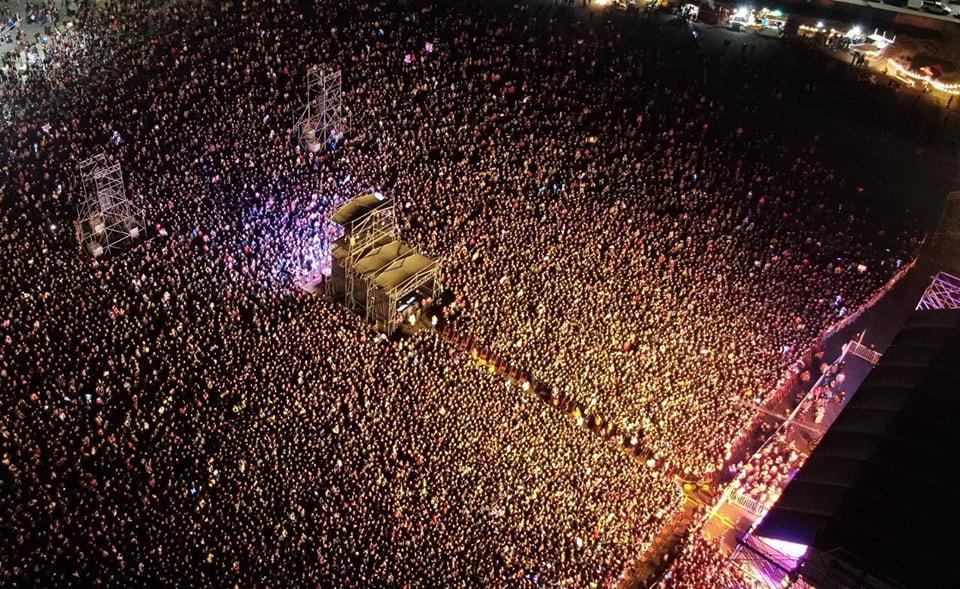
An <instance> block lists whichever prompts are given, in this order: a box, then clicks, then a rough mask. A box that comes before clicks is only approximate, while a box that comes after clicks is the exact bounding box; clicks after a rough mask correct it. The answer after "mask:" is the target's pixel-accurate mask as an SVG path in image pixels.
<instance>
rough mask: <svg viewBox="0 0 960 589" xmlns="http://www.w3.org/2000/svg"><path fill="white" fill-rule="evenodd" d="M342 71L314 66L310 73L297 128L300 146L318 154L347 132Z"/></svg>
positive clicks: (308, 71)
mask: <svg viewBox="0 0 960 589" xmlns="http://www.w3.org/2000/svg"><path fill="white" fill-rule="evenodd" d="M343 111H344V108H343V96H342V94H341V83H340V70H335V69H333V68H328V67H323V66H313V67H311V68H310V69H309V70H307V101H306V104H305V105H304V106H303V109H302V110H301V111H300V112H299V114H298V115H297V120H296V121H295V122H294V128H295V129H296V132H297V137H298V138H299V143H300V146H301V147H303V148H304V149H305V150H307V151H309V152H311V153H316V152H318V151H320V150H321V149H323V148H324V147H325V146H327V145H329V144H330V143H331V142H332V141H337V140H338V139H340V138H341V137H342V136H343V134H344V133H346V132H347V126H348V123H347V117H346V116H345V115H344V112H343Z"/></svg>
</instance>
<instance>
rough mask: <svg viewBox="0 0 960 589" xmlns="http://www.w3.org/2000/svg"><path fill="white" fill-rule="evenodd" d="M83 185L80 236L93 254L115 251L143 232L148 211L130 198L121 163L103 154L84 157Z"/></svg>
mask: <svg viewBox="0 0 960 589" xmlns="http://www.w3.org/2000/svg"><path fill="white" fill-rule="evenodd" d="M80 185H81V188H82V191H83V193H82V197H81V199H80V203H79V205H78V206H77V222H76V229H77V237H78V239H79V240H80V243H81V244H82V245H83V246H84V248H85V249H86V250H87V252H89V253H90V254H91V255H92V256H93V257H95V258H98V257H100V256H102V255H103V254H105V253H112V252H113V251H114V250H116V249H118V248H120V247H123V246H125V245H127V244H126V242H127V241H128V240H129V241H133V240H136V239H137V238H139V237H140V236H141V235H143V232H144V227H145V224H146V221H145V218H144V213H143V210H142V209H141V208H140V207H139V206H137V205H136V204H134V202H133V201H131V200H130V199H129V198H128V197H127V192H126V190H125V189H124V186H123V173H122V172H121V170H120V163H119V162H112V161H110V160H109V159H108V158H107V156H106V154H103V153H100V154H97V155H95V156H93V157H91V158H88V159H86V160H83V161H82V162H80Z"/></svg>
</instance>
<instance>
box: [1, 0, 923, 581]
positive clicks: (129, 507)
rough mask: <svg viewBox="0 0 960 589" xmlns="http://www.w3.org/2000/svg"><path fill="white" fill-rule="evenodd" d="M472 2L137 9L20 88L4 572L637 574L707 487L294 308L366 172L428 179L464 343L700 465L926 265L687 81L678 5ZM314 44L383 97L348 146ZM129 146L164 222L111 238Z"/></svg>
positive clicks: (24, 575) (8, 201)
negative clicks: (663, 23)
mask: <svg viewBox="0 0 960 589" xmlns="http://www.w3.org/2000/svg"><path fill="white" fill-rule="evenodd" d="M474 4H476V3H471V4H469V5H468V6H460V5H456V6H448V5H446V3H443V2H441V3H435V2H426V1H423V2H421V1H410V2H395V3H382V4H360V5H352V4H351V5H349V6H344V5H341V3H334V2H321V3H318V6H317V7H316V8H314V14H313V15H312V16H311V15H309V12H308V13H307V14H304V13H303V12H300V11H298V10H296V9H295V8H294V7H291V6H289V5H285V4H284V3H272V2H258V1H250V0H248V1H247V2H245V3H244V4H242V5H241V4H239V3H237V4H235V5H228V4H220V5H216V6H203V5H201V4H195V3H192V2H185V1H184V2H173V3H158V2H128V3H120V4H119V5H117V6H113V7H111V9H110V10H109V11H107V12H97V11H92V10H82V11H81V12H80V13H79V14H78V16H77V20H76V23H75V26H74V27H72V31H75V32H72V33H69V34H65V35H63V36H57V37H56V38H54V39H52V40H51V48H50V50H49V51H48V53H50V54H53V55H56V56H57V59H56V67H51V68H46V69H35V70H29V71H28V72H27V74H26V75H25V76H23V77H22V78H18V79H16V80H0V100H2V101H3V102H4V103H5V104H10V105H14V106H13V108H11V109H10V111H9V116H10V117H12V118H13V123H12V124H11V125H8V126H7V127H5V128H4V129H2V130H0V195H2V201H0V215H2V224H3V228H4V231H3V236H2V242H0V276H2V277H3V280H0V297H2V300H3V307H2V316H0V389H2V390H4V391H5V392H4V393H3V395H2V396H0V411H2V414H3V416H4V419H3V420H2V421H0V435H2V437H3V439H4V450H3V464H2V468H0V473H2V474H0V529H2V534H3V538H4V540H2V541H0V562H3V563H4V567H3V573H2V574H3V575H5V576H6V577H7V578H8V579H18V580H27V581H30V580H36V579H41V580H42V581H46V582H47V583H48V584H62V583H75V584H90V583H98V584H107V585H126V584H129V583H131V582H133V581H134V580H139V581H141V582H142V581H143V580H145V579H153V580H158V581H159V582H161V583H165V584H178V582H183V580H185V579H189V580H191V582H196V583H198V584H204V585H212V586H213V585H215V586H223V585H232V584H235V585H237V586H247V585H251V584H264V583H266V584H271V580H273V581H272V582H275V583H276V584H278V585H289V584H294V585H296V584H314V585H316V584H319V585H332V586H341V587H346V586H425V587H426V586H475V585H478V584H482V585H488V586H504V587H516V586H520V585H530V586H535V585H541V584H543V585H551V586H571V587H582V586H589V585H590V584H591V583H594V584H596V586H604V585H612V584H615V583H616V582H617V581H618V580H619V579H620V578H621V575H622V574H623V573H624V571H628V570H630V568H631V566H632V564H634V563H633V562H632V560H633V558H634V557H635V556H636V555H637V554H640V553H642V552H643V550H644V548H645V546H646V545H648V544H649V543H650V542H652V541H653V538H654V537H655V535H656V534H657V533H658V532H659V528H660V524H661V522H662V521H663V520H664V518H666V517H668V516H669V515H670V514H672V513H673V512H675V511H676V509H677V508H678V501H679V498H678V496H677V491H676V487H674V486H673V485H672V483H668V482H667V481H665V480H664V479H663V478H662V477H660V476H658V472H657V471H655V470H650V469H646V468H644V466H643V464H640V463H635V462H633V461H632V460H630V459H628V458H627V457H626V456H624V455H623V454H622V453H621V452H620V450H619V449H618V448H616V447H615V446H613V445H611V444H607V443H604V442H601V441H600V439H599V438H597V437H595V436H593V435H592V434H590V433H589V432H587V431H586V430H584V429H582V428H579V427H577V426H576V425H575V423H574V422H572V421H571V420H569V419H568V418H567V417H566V416H564V415H563V414H562V413H559V412H556V411H554V410H553V409H552V408H550V407H548V406H546V405H543V404H539V402H538V401H536V400H535V399H534V398H533V397H530V396H529V395H528V393H526V392H524V391H521V390H518V389H517V388H516V387H513V388H506V386H505V385H504V383H503V382H502V381H499V380H497V379H496V378H494V377H491V376H488V375H486V374H484V373H483V372H482V371H480V370H477V369H475V368H474V367H471V366H470V365H469V364H468V363H467V362H468V360H467V359H466V357H463V356H461V354H460V352H458V351H456V350H453V349H451V348H448V347H446V346H444V345H443V344H441V343H439V341H438V340H437V338H436V337H435V336H432V335H431V336H427V335H422V336H418V337H416V338H413V339H411V340H409V341H406V342H402V343H391V342H387V341H384V340H383V339H382V338H378V337H376V336H373V335H371V334H370V333H369V332H368V331H367V330H366V329H365V328H364V326H362V325H361V324H360V321H359V319H357V318H355V317H353V316H352V315H350V314H349V313H348V312H346V311H343V310H340V309H338V308H336V307H333V306H331V305H330V304H328V303H327V302H325V301H320V300H304V299H303V298H302V296H301V295H298V294H296V293H297V291H296V288H295V285H296V283H297V281H298V280H299V279H301V278H302V277H304V276H307V275H310V274H312V273H314V272H315V271H316V270H317V268H318V267H320V266H322V265H323V264H324V261H323V257H324V256H323V254H324V251H325V249H326V248H327V247H328V246H329V243H330V242H331V241H332V239H333V238H334V237H335V234H334V233H333V231H332V230H331V229H330V228H329V226H328V224H327V223H326V219H327V217H328V215H329V214H330V212H331V211H332V210H333V208H334V207H335V206H337V205H338V204H340V203H342V202H344V200H345V199H347V198H349V197H351V196H353V195H355V194H358V193H361V192H364V191H367V190H383V191H384V192H386V193H388V194H390V195H392V196H393V197H394V198H395V199H396V202H397V203H398V204H399V212H400V215H399V216H400V218H401V220H402V224H401V228H400V229H401V233H402V234H403V235H404V237H405V238H406V239H408V240H410V241H411V243H413V244H414V245H416V246H417V247H418V248H420V249H422V250H423V251H424V252H425V253H428V254H430V255H433V256H435V257H437V258H438V259H440V260H441V262H442V264H443V282H444V285H445V286H446V287H447V288H448V289H450V291H451V292H452V293H453V294H454V296H455V299H456V301H455V307H456V309H457V311H456V313H455V314H454V317H453V318H452V325H453V328H454V329H455V330H457V332H458V333H462V334H464V335H466V336H470V337H472V338H475V340H476V341H477V342H479V343H480V344H482V345H483V346H484V347H486V348H489V349H491V350H493V351H494V352H496V353H497V354H498V355H501V356H503V357H505V358H508V359H509V361H510V363H511V364H512V365H516V366H522V367H524V368H525V369H527V370H529V371H531V373H533V374H534V375H535V376H536V378H538V379H539V380H541V381H544V382H548V383H550V384H551V385H552V386H553V387H556V388H558V389H559V390H562V391H564V392H565V393H566V394H567V395H568V396H571V397H574V398H577V399H579V400H580V401H581V404H582V406H583V407H584V409H585V411H587V412H588V413H596V414H598V415H602V416H604V418H605V419H607V420H611V421H613V422H615V423H616V424H617V426H618V427H619V428H620V429H621V430H622V431H623V432H624V433H626V434H629V435H636V436H637V437H638V438H639V439H640V440H641V442H642V444H643V445H644V446H645V447H647V448H649V449H650V450H652V451H654V452H655V453H657V455H658V456H660V457H661V458H663V459H664V460H665V461H667V462H668V463H670V464H671V465H675V466H678V467H679V468H681V469H685V470H687V471H689V472H691V473H706V472H711V471H713V470H716V469H718V468H719V467H720V466H721V465H722V462H723V459H724V448H725V445H727V444H728V443H729V441H730V440H731V439H732V438H734V437H735V436H736V435H737V434H738V433H739V432H740V430H742V429H743V428H744V427H745V425H746V424H747V423H748V421H749V419H750V414H749V412H747V411H744V410H743V407H742V402H743V401H744V400H747V399H753V398H755V397H757V396H758V395H762V394H763V392H764V391H765V390H766V389H768V388H769V387H770V386H771V385H772V384H773V383H774V382H776V380H777V379H778V377H779V375H780V373H781V372H782V370H783V369H784V368H785V367H786V366H788V365H790V364H791V363H792V362H793V361H795V359H796V357H797V356H798V355H799V354H801V353H802V352H803V351H804V350H805V349H806V347H808V346H809V345H810V344H811V343H812V341H813V340H814V339H815V338H816V336H817V334H818V333H820V331H821V330H822V329H824V328H825V327H826V326H828V325H829V324H830V323H832V322H833V321H835V320H836V319H837V318H838V317H839V316H840V315H841V309H843V308H844V307H845V308H847V309H854V308H856V307H857V306H858V305H859V304H860V303H862V302H863V301H864V300H866V299H867V298H868V297H869V296H870V295H871V294H872V292H873V291H875V290H876V289H877V288H878V287H879V286H880V285H882V284H883V282H884V281H885V280H886V279H887V278H888V277H889V276H890V275H891V274H892V272H893V271H894V270H895V266H896V264H897V262H896V260H897V258H903V257H904V256H906V255H908V254H907V247H908V241H907V238H905V237H904V236H901V235H899V234H898V235H893V234H888V235H884V234H882V233H880V234H878V233H876V232H874V231H871V229H870V227H871V226H872V225H871V222H872V221H871V218H870V217H869V216H868V215H867V214H866V212H865V210H866V209H865V204H864V203H863V202H862V200H861V199H859V195H858V194H857V193H856V192H855V191H853V190H851V189H849V188H848V187H846V186H844V184H843V182H842V181H841V180H840V179H839V178H837V177H835V176H834V174H833V173H832V172H831V171H830V170H829V169H827V168H825V167H824V166H823V165H822V164H819V163H818V162H816V161H814V160H812V159H809V158H808V157H805V156H804V155H800V154H797V153H791V152H789V151H788V150H786V149H784V148H781V147H778V146H777V145H776V144H775V143H773V142H772V141H771V140H770V139H769V138H767V137H766V136H765V135H763V134H761V133H755V132H754V130H752V129H749V128H744V127H743V124H745V123H744V122H743V121H741V120H740V119H739V118H738V116H737V115H736V113H731V112H728V111H726V110H725V107H724V105H723V104H721V103H720V102H719V101H717V100H714V99H711V98H710V97H709V96H708V95H707V93H706V91H705V90H704V89H703V88H701V87H699V86H698V85H697V84H688V85H684V84H681V83H680V81H682V80H683V79H684V78H683V72H677V71H676V68H675V67H674V62H676V61H677V60H678V59H680V58H682V57H684V56H685V55H686V53H688V52H690V51H691V50H690V48H689V47H687V46H686V45H684V44H682V43H679V42H678V43H673V42H672V41H671V40H670V38H669V37H668V36H667V34H666V33H665V32H663V31H661V30H660V28H659V26H658V25H657V23H656V22H655V21H653V20H644V21H643V22H642V23H640V24H638V23H630V26H640V27H643V33H644V39H641V40H637V39H635V38H630V39H627V38H626V37H630V34H629V33H625V32H624V30H625V29H624V27H623V24H622V23H620V22H619V21H616V20H613V21H607V20H595V21H583V20H581V19H580V18H579V17H578V16H575V15H573V14H571V13H570V12H568V11H567V10H566V9H558V8H557V7H555V6H546V5H544V6H540V5H536V4H534V5H533V6H531V5H528V4H526V3H518V4H515V5H511V4H506V3H499V2H493V3H478V4H479V5H474ZM146 14H150V15H151V17H150V19H149V23H148V22H146V21H147V20H148V19H147V17H146V16H145V15H146ZM314 19H315V20H316V23H319V25H318V24H315V23H314V22H313V20H314ZM694 59H696V56H695V55H694ZM314 63H320V64H338V65H339V66H340V67H342V70H343V77H344V86H345V89H346V102H347V104H348V105H351V111H352V112H351V126H352V132H351V133H349V134H348V139H347V141H346V142H345V143H344V144H343V145H340V146H337V148H336V149H335V150H333V151H330V152H324V153H321V154H318V155H316V156H313V155H309V154H306V153H303V152H301V151H298V150H297V149H296V147H295V145H294V142H293V141H292V132H291V128H290V126H291V120H292V115H293V112H292V110H293V106H294V105H295V104H296V103H297V102H298V101H299V100H301V99H302V92H303V87H304V76H305V70H306V67H307V66H309V65H311V64H314ZM698 67H700V68H701V69H702V64H700V65H699V66H698ZM99 151H105V152H107V153H108V154H109V156H110V157H112V158H115V159H117V160H118V161H121V162H122V165H123V169H124V175H125V179H126V187H127V193H128V195H129V196H130V197H131V199H133V200H134V201H136V202H138V203H141V204H142V205H143V206H144V207H145V209H146V217H147V219H148V235H149V237H150V239H149V240H147V241H146V242H145V243H142V244H141V245H139V246H137V247H135V248H133V249H131V250H130V251H127V252H126V253H124V254H123V255H120V256H116V257H114V258H111V259H107V260H93V259H91V258H90V257H89V256H86V255H85V253H84V252H82V251H80V249H79V248H78V247H77V245H76V240H75V236H74V232H73V229H72V227H71V222H72V220H73V219H74V218H75V212H74V209H73V205H74V204H75V201H76V194H77V192H78V190H79V186H78V182H77V178H76V176H75V170H76V168H77V164H78V163H79V161H80V160H81V159H83V158H85V157H88V156H89V155H91V154H93V153H97V152H99Z"/></svg>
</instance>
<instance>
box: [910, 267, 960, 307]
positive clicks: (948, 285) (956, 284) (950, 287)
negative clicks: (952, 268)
mask: <svg viewBox="0 0 960 589" xmlns="http://www.w3.org/2000/svg"><path fill="white" fill-rule="evenodd" d="M917 309H928V310H930V309H941V310H942V309H960V278H957V277H956V276H954V275H953V274H947V273H946V272H939V273H937V275H936V276H934V277H933V282H931V283H930V286H928V287H927V290H925V291H923V296H922V297H921V298H920V302H919V303H918V304H917Z"/></svg>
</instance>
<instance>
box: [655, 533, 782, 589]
mask: <svg viewBox="0 0 960 589" xmlns="http://www.w3.org/2000/svg"><path fill="white" fill-rule="evenodd" d="M705 587H724V588H726V589H760V588H762V587H769V584H768V583H766V582H761V581H756V580H754V578H753V577H752V576H751V575H750V574H747V573H745V572H744V571H741V570H739V569H738V568H737V567H736V565H734V564H732V563H731V562H730V561H729V557H728V556H725V554H724V551H723V550H722V548H721V546H720V540H719V539H716V538H715V539H708V538H707V537H706V536H704V535H703V534H702V533H700V532H697V533H691V534H690V536H689V537H688V538H687V539H686V540H685V542H684V544H683V546H682V547H681V549H680V551H679V553H678V554H677V556H676V558H675V559H674V560H673V561H672V562H671V566H670V567H669V569H668V570H667V572H666V574H664V576H663V578H662V579H661V580H660V581H659V583H658V585H657V588H658V589H703V588H705Z"/></svg>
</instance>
